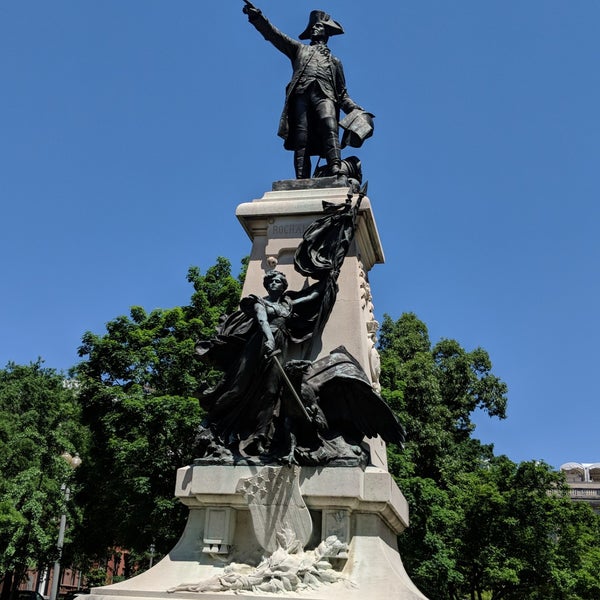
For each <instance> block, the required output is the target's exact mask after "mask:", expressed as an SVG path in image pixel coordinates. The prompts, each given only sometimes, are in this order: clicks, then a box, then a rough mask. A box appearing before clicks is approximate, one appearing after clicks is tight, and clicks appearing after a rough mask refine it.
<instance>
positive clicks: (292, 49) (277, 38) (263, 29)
mask: <svg viewBox="0 0 600 600" xmlns="http://www.w3.org/2000/svg"><path fill="white" fill-rule="evenodd" d="M244 1H245V2H246V0H244ZM242 10H243V12H244V14H246V15H248V21H249V22H250V23H251V24H252V25H254V27H255V28H256V29H257V31H258V32H259V33H260V34H261V35H262V36H263V37H264V38H265V40H267V42H271V44H273V46H275V48H277V50H279V51H280V52H283V53H284V54H285V55H286V56H287V57H288V58H289V59H290V60H293V58H294V56H295V55H296V52H297V49H298V47H299V46H302V43H301V42H298V41H296V40H294V39H292V38H291V37H289V36H287V35H286V34H285V33H283V32H281V31H279V29H277V27H275V26H274V25H273V24H272V23H271V22H270V21H269V20H268V19H267V18H266V17H265V16H264V15H263V14H262V11H261V10H260V9H259V8H256V6H254V5H252V4H250V3H248V2H246V4H245V5H244V8H243V9H242Z"/></svg>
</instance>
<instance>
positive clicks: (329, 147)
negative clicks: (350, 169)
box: [323, 119, 342, 175]
mask: <svg viewBox="0 0 600 600" xmlns="http://www.w3.org/2000/svg"><path fill="white" fill-rule="evenodd" d="M328 121H331V123H328V125H329V127H326V128H325V129H326V130H327V133H326V135H325V139H324V140H323V146H324V149H325V159H326V160H327V166H328V167H329V172H330V173H331V174H332V175H337V174H339V172H340V169H341V166H342V154H341V150H340V138H339V137H338V132H337V121H336V120H335V119H328Z"/></svg>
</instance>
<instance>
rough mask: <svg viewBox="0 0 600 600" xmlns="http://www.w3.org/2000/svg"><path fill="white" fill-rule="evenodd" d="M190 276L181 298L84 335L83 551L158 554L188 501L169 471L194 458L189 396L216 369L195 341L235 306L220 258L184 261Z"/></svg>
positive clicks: (235, 285)
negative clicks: (198, 353) (87, 434)
mask: <svg viewBox="0 0 600 600" xmlns="http://www.w3.org/2000/svg"><path fill="white" fill-rule="evenodd" d="M188 281H189V282H190V283H191V284H192V286H193V290H194V291H193V294H192V297H191V299H190V303H189V304H188V305H187V306H181V307H175V308H170V309H156V310H153V311H151V312H146V310H144V309H143V308H142V307H139V306H134V307H132V308H131V310H130V314H129V315H128V316H119V317H117V318H116V319H113V320H112V321H110V322H109V323H107V325H106V333H104V334H103V335H97V334H94V333H91V332H87V333H86V334H85V335H84V336H83V340H82V345H81V347H80V349H79V354H80V356H81V357H82V358H84V360H83V361H82V362H81V363H80V364H79V365H78V366H77V368H76V371H75V372H76V375H77V378H78V380H79V381H80V383H81V393H80V398H81V402H82V405H83V417H84V421H85V423H86V424H87V425H88V426H89V427H90V430H91V432H92V440H93V444H92V448H91V453H90V457H89V460H88V461H86V464H85V465H84V468H82V469H81V471H82V481H83V482H84V483H85V485H83V486H82V489H81V493H80V495H79V497H78V498H77V502H78V503H79V504H81V505H82V506H85V518H84V521H83V524H82V531H83V532H84V535H82V536H81V551H82V552H83V553H84V554H85V555H87V556H102V555H103V553H104V552H105V550H106V549H107V548H111V547H121V548H127V549H129V550H133V551H134V552H137V553H140V554H141V553H143V552H144V551H146V550H147V549H148V548H149V546H150V544H151V543H154V544H155V547H156V549H157V551H158V552H159V553H160V552H162V553H164V552H166V551H168V550H169V549H170V547H171V546H172V544H173V543H174V541H175V540H176V538H177V536H178V535H179V534H180V533H181V529H182V520H183V519H184V517H185V514H186V509H185V507H183V506H182V505H181V504H180V503H179V502H178V501H176V500H175V499H174V498H173V489H174V480H175V471H176V469H177V468H179V467H181V466H183V465H186V464H189V463H190V462H191V461H192V459H193V456H192V455H191V449H192V440H193V438H194V433H195V429H196V428H197V426H198V423H199V421H200V408H199V406H198V401H197V399H196V398H195V397H194V395H195V394H196V393H197V391H198V389H199V386H200V385H201V382H202V381H205V380H211V379H213V378H214V377H215V376H216V373H212V372H209V371H207V370H206V368H205V367H204V366H203V365H202V364H201V363H200V361H197V360H196V359H195V357H194V345H195V342H196V340H198V339H201V338H206V337H208V336H210V335H212V334H213V332H214V329H215V327H216V325H217V323H218V321H219V318H220V317H221V315H223V314H225V313H229V312H232V311H233V310H235V309H236V308H237V304H238V302H239V296H240V291H241V284H240V281H239V279H236V278H234V277H233V276H232V275H231V267H230V264H229V262H228V261H227V260H225V259H223V258H219V259H218V260H217V263H216V264H215V265H214V266H212V267H210V268H209V269H208V270H207V272H206V274H204V275H202V274H201V273H200V270H199V269H198V268H197V267H192V268H190V270H189V272H188Z"/></svg>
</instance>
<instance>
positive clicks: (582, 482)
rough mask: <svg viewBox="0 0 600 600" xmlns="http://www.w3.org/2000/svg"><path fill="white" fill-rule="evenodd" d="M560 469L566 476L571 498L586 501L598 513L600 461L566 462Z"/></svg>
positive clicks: (599, 510) (599, 506)
mask: <svg viewBox="0 0 600 600" xmlns="http://www.w3.org/2000/svg"><path fill="white" fill-rule="evenodd" d="M560 470H561V471H562V472H563V473H565V475H566V477H567V483H568V484H569V487H570V488H571V489H570V493H571V498H572V499H573V500H574V501H576V502H587V503H588V504H590V505H591V506H592V508H593V509H594V510H595V511H596V512H598V513H600V463H577V462H568V463H565V464H564V465H561V467H560Z"/></svg>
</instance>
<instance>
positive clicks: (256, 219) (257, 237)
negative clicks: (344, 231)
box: [236, 187, 387, 469]
mask: <svg viewBox="0 0 600 600" xmlns="http://www.w3.org/2000/svg"><path fill="white" fill-rule="evenodd" d="M348 192H349V189H348V188H343V187H342V188H339V187H334V188H324V189H289V190H277V191H271V192H266V193H265V194H264V195H263V196H262V198H259V199H256V200H254V201H252V202H246V203H243V204H240V205H239V206H238V207H237V210H236V215H237V217H238V219H239V220H240V223H241V224H242V227H243V228H244V230H245V231H246V233H247V234H248V236H249V237H250V239H251V240H252V250H251V253H250V262H249V265H248V272H247V274H246V280H245V282H244V289H243V291H242V296H248V295H249V294H256V295H260V296H264V295H265V290H264V287H263V277H264V274H265V271H267V270H269V269H270V268H271V267H270V266H269V260H270V259H275V260H276V261H277V269H278V270H279V271H282V272H283V273H285V275H286V278H287V280H288V283H289V289H291V290H300V289H302V288H303V287H304V286H307V285H309V283H311V280H309V279H308V278H305V277H303V276H302V275H300V274H299V273H297V272H296V271H295V270H294V253H295V251H296V248H297V247H298V246H299V244H300V242H301V241H302V235H303V234H304V231H305V230H306V228H307V227H308V226H309V225H310V224H311V223H312V222H313V221H315V220H316V219H318V218H319V217H320V216H322V215H323V201H325V202H331V203H334V204H343V203H344V202H345V201H346V199H347V197H348ZM383 262H384V255H383V249H382V247H381V241H380V239H379V234H378V232H377V226H376V224H375V218H374V215H373V210H372V207H371V202H370V200H369V198H368V197H365V198H363V200H362V203H361V210H360V216H359V220H358V227H357V231H356V235H355V238H354V242H353V243H352V246H351V248H350V250H349V252H348V255H347V256H346V259H345V260H344V264H343V266H342V269H341V271H340V276H339V279H338V286H339V292H338V295H337V298H336V302H335V305H334V307H333V311H332V312H331V315H330V317H329V320H328V322H327V325H326V326H325V329H324V331H323V335H322V336H321V339H320V340H314V341H311V342H310V344H311V346H310V348H309V353H308V358H309V359H311V360H315V359H317V358H321V357H323V356H326V355H327V354H329V352H330V351H331V350H333V349H334V348H337V347H338V346H345V347H346V349H347V350H348V351H349V352H350V354H352V356H354V358H356V360H358V362H359V363H360V365H361V367H362V368H363V370H364V371H365V373H366V374H367V376H368V377H369V378H370V379H371V381H372V382H373V385H374V387H375V389H378V380H379V355H378V353H377V350H376V349H375V344H376V334H377V329H378V327H379V323H377V321H376V320H375V315H374V313H373V310H374V308H373V302H372V297H371V289H370V286H369V277H368V273H369V271H370V270H371V268H372V267H373V265H375V264H377V263H383ZM303 350H304V348H303ZM368 444H369V446H370V448H371V460H372V462H373V464H374V465H376V466H379V467H382V468H384V469H387V458H386V452H385V444H384V443H383V442H382V441H381V440H380V439H379V438H374V439H370V440H368Z"/></svg>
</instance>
